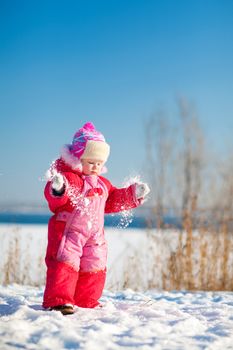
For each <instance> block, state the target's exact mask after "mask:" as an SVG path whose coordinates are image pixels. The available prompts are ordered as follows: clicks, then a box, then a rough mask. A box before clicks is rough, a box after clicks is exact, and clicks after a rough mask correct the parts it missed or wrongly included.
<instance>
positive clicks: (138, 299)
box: [0, 284, 233, 350]
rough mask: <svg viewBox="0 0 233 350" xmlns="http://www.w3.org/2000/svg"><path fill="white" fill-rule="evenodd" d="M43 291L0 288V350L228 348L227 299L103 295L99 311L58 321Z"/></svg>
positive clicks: (232, 306) (231, 341)
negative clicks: (45, 305) (44, 301)
mask: <svg viewBox="0 0 233 350" xmlns="http://www.w3.org/2000/svg"><path fill="white" fill-rule="evenodd" d="M42 296H43V289H42V288H36V287H29V286H22V285H16V284H12V285H9V286H8V287H3V286H0V316H1V317H0V349H1V350H10V349H31V350H33V349H35V350H40V349H43V350H47V349H59V350H60V349H85V350H93V349H95V350H105V349H108V350H118V349H131V350H132V349H140V350H150V349H156V350H159V349H163V350H175V349H177V350H178V349H179V350H181V349H188V350H192V349H200V350H203V349H208V350H215V349H219V350H220V349H221V350H222V349H224V350H227V349H233V294H232V293H228V292H221V293H220V292H197V293H190V292H156V291H155V292H152V291H151V292H147V293H136V292H133V291H132V290H125V291H123V292H115V293H113V292H109V291H105V292H104V295H103V297H102V299H101V300H102V302H103V304H104V306H103V308H101V309H81V308H77V309H76V312H75V314H74V315H71V316H63V315H62V314H60V313H59V312H57V311H45V310H43V309H42V307H41V302H42Z"/></svg>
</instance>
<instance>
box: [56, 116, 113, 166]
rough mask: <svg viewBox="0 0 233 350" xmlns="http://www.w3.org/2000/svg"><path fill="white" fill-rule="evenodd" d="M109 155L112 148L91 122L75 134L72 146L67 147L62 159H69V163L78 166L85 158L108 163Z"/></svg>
mask: <svg viewBox="0 0 233 350" xmlns="http://www.w3.org/2000/svg"><path fill="white" fill-rule="evenodd" d="M109 153H110V146H109V145H108V144H107V143H106V142H105V138H104V136H103V135H102V134H101V133H100V132H99V131H97V130H96V129H95V126H94V125H93V124H92V123H91V122H88V123H86V124H84V125H83V127H82V128H80V129H79V130H78V131H77V132H76V133H75V135H74V137H73V141H72V144H70V145H66V149H65V152H64V150H63V152H62V157H63V159H65V160H66V161H67V160H68V159H67V158H68V157H69V161H68V163H70V162H71V161H72V165H74V164H73V163H74V162H75V163H76V164H77V165H78V164H79V162H80V159H84V158H86V159H97V160H102V161H103V162H106V161H107V159H108V156H109ZM71 158H72V159H71ZM76 164H75V165H76Z"/></svg>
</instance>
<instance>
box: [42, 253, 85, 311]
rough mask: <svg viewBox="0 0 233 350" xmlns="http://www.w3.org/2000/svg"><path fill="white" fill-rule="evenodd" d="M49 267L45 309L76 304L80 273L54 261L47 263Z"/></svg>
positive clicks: (44, 301)
mask: <svg viewBox="0 0 233 350" xmlns="http://www.w3.org/2000/svg"><path fill="white" fill-rule="evenodd" d="M47 267H48V269H47V277H46V287H45V291H44V300H43V307H44V308H49V307H53V306H57V305H64V304H74V293H75V288H76V284H77V280H78V275H79V273H78V272H77V271H75V270H74V269H73V268H72V267H70V266H69V265H67V264H65V263H62V262H58V261H56V260H52V259H51V260H50V261H47Z"/></svg>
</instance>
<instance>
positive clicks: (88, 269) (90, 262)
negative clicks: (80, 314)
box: [74, 240, 107, 308]
mask: <svg viewBox="0 0 233 350" xmlns="http://www.w3.org/2000/svg"><path fill="white" fill-rule="evenodd" d="M106 260H107V244H106V242H105V241H104V240H103V241H102V243H101V244H100V243H98V244H97V243H96V242H93V241H92V242H90V241H89V242H87V243H86V245H85V246H84V247H83V255H82V257H81V260H80V272H79V279H78V282H77V286H76V290H75V296H74V300H75V305H77V306H80V307H88V308H93V307H95V306H97V305H99V302H98V299H99V298H100V297H101V295H102V292H103V289H104V284H105V280H106Z"/></svg>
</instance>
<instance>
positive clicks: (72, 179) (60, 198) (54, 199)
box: [44, 173, 81, 213]
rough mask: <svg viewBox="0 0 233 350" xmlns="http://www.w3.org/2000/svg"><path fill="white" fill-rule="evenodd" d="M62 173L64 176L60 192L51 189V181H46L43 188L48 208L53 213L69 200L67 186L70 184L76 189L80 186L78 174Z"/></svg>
mask: <svg viewBox="0 0 233 350" xmlns="http://www.w3.org/2000/svg"><path fill="white" fill-rule="evenodd" d="M62 175H63V176H64V179H65V184H64V187H63V189H62V192H61V193H59V192H57V191H55V190H53V188H52V183H51V181H48V182H47V184H46V186H45V189H44V195H45V198H46V200H47V202H48V206H49V209H50V210H51V211H52V212H53V213H55V212H56V211H57V209H59V208H61V207H63V206H65V205H66V204H67V203H68V202H69V201H70V197H69V195H68V193H69V191H68V188H69V187H70V186H73V187H74V188H76V189H79V188H80V187H81V181H80V178H79V176H78V175H75V174H65V173H64V174H62Z"/></svg>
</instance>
